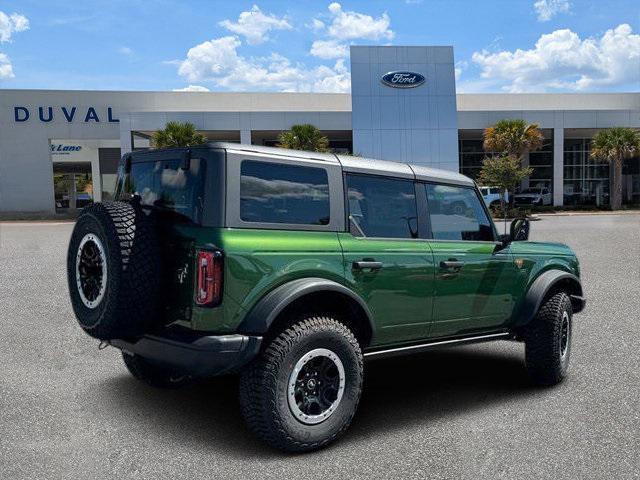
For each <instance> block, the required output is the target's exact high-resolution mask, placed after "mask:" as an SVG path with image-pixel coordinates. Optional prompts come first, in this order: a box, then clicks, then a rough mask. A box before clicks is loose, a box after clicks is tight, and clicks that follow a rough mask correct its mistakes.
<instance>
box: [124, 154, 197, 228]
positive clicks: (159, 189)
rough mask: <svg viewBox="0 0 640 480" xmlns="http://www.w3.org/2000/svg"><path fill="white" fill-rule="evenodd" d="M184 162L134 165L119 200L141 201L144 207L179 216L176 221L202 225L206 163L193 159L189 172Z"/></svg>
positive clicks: (125, 179) (134, 163)
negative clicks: (133, 199) (135, 199)
mask: <svg viewBox="0 0 640 480" xmlns="http://www.w3.org/2000/svg"><path fill="white" fill-rule="evenodd" d="M182 163H183V162H182V160H179V159H175V160H159V161H150V162H133V163H132V164H131V173H130V174H128V175H126V176H125V177H124V180H123V182H122V185H121V187H120V194H119V198H120V199H131V198H133V197H134V196H138V197H140V203H141V204H142V205H146V206H151V207H156V208H157V209H159V210H163V211H167V212H170V213H174V214H176V216H177V217H178V218H177V219H181V220H183V221H191V222H194V223H201V220H202V209H203V203H204V202H203V191H204V178H205V172H204V170H205V166H206V162H205V161H204V160H202V159H199V158H192V159H191V161H190V162H189V169H188V170H183V169H182V168H181V167H182Z"/></svg>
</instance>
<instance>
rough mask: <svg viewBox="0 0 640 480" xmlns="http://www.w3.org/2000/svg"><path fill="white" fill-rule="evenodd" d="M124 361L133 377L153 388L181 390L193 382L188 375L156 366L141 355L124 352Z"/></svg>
mask: <svg viewBox="0 0 640 480" xmlns="http://www.w3.org/2000/svg"><path fill="white" fill-rule="evenodd" d="M122 359H123V360H124V364H125V366H126V367H127V370H129V373H131V375H133V376H134V377H135V378H136V379H138V380H140V381H141V382H144V383H146V384H147V385H151V386H152V387H156V388H180V387H183V386H185V385H188V384H189V383H191V381H192V379H191V377H189V376H188V375H184V374H181V373H178V372H176V371H173V370H171V369H168V368H163V367H161V366H158V365H155V364H153V363H151V362H149V361H148V360H146V359H144V358H143V357H141V356H139V355H132V354H129V353H126V352H122Z"/></svg>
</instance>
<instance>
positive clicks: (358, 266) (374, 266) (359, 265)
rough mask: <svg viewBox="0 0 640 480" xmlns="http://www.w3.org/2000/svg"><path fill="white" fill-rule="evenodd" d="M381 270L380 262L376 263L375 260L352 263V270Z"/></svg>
mask: <svg viewBox="0 0 640 480" xmlns="http://www.w3.org/2000/svg"><path fill="white" fill-rule="evenodd" d="M381 268H382V262H376V261H375V260H359V261H357V262H353V269H354V270H365V269H369V270H380V269H381Z"/></svg>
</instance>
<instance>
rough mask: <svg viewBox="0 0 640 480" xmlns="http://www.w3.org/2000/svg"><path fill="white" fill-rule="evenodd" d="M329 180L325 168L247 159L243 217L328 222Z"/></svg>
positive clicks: (243, 177) (263, 220) (265, 220)
mask: <svg viewBox="0 0 640 480" xmlns="http://www.w3.org/2000/svg"><path fill="white" fill-rule="evenodd" d="M329 211H330V210H329V180H328V177H327V171H326V170H325V169H323V168H315V167H306V166H298V165H285V164H281V163H270V162H258V161H253V160H244V161H243V162H242V164H241V166H240V218H241V219H242V220H243V221H245V222H260V223H290V224H302V225H328V224H329Z"/></svg>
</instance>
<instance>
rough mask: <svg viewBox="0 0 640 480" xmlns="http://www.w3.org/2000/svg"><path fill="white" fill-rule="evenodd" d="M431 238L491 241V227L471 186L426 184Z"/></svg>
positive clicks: (492, 235)
mask: <svg viewBox="0 0 640 480" xmlns="http://www.w3.org/2000/svg"><path fill="white" fill-rule="evenodd" d="M427 200H428V204H429V217H430V219H431V231H432V233H433V238H434V239H437V240H477V241H493V240H494V234H493V227H492V225H491V221H490V220H489V218H488V217H487V214H486V213H485V210H484V208H482V204H481V203H480V200H479V199H478V196H477V195H476V192H475V190H474V189H473V188H465V187H456V186H452V185H434V184H427Z"/></svg>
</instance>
